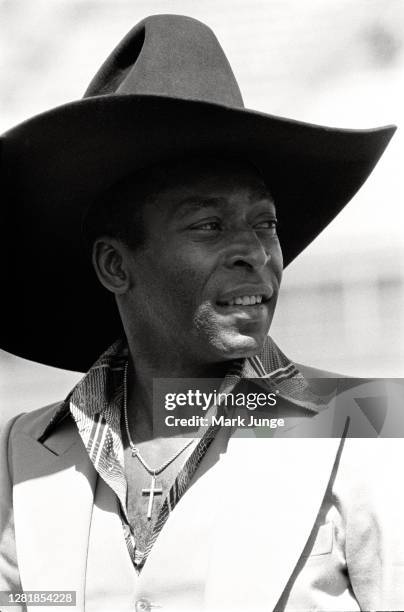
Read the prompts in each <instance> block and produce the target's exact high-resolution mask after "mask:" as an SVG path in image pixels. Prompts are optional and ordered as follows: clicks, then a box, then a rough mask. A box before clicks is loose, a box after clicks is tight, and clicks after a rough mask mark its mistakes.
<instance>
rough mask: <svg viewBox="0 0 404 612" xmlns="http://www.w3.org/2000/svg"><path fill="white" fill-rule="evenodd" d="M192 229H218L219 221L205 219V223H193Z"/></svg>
mask: <svg viewBox="0 0 404 612" xmlns="http://www.w3.org/2000/svg"><path fill="white" fill-rule="evenodd" d="M192 229H195V230H205V231H217V230H220V223H219V222H218V221H206V223H200V224H199V225H194V227H193V228H192Z"/></svg>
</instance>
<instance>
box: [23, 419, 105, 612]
mask: <svg viewBox="0 0 404 612" xmlns="http://www.w3.org/2000/svg"><path fill="white" fill-rule="evenodd" d="M68 421H69V423H67V424H66V426H65V427H64V428H63V431H58V434H57V436H55V437H53V438H51V439H50V440H49V441H47V442H46V444H47V446H44V445H43V444H41V443H40V442H38V441H37V440H36V439H35V438H33V437H31V436H30V435H27V434H26V433H25V432H24V433H22V432H17V433H16V434H15V437H14V439H13V444H12V447H11V448H12V457H11V465H12V469H13V477H14V513H15V525H16V545H17V556H18V559H19V567H20V574H21V580H22V585H23V588H24V589H25V590H30V589H33V590H41V589H42V590H48V591H49V590H73V591H76V592H77V598H78V600H77V603H76V605H77V606H78V609H83V607H84V583H85V575H86V557H87V546H88V538H89V526H90V519H91V511H92V505H93V495H94V487H95V481H96V472H95V470H94V468H93V466H92V464H91V462H90V461H89V459H88V456H87V453H86V451H85V449H84V446H83V444H82V442H81V439H80V437H79V434H78V432H77V428H76V427H75V426H74V425H73V423H72V422H71V419H69V420H68Z"/></svg>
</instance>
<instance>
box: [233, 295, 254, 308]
mask: <svg viewBox="0 0 404 612" xmlns="http://www.w3.org/2000/svg"><path fill="white" fill-rule="evenodd" d="M261 302H262V295H243V296H242V297H237V298H234V299H233V300H229V301H228V302H226V306H254V304H261Z"/></svg>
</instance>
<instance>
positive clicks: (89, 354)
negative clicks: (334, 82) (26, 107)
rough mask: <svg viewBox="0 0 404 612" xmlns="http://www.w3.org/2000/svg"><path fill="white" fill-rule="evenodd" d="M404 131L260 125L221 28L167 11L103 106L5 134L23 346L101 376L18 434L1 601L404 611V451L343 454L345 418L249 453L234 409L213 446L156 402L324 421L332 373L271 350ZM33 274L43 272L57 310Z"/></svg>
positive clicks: (15, 347)
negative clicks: (181, 401)
mask: <svg viewBox="0 0 404 612" xmlns="http://www.w3.org/2000/svg"><path fill="white" fill-rule="evenodd" d="M393 131H394V130H393V128H389V127H387V128H380V129H375V130H368V131H357V132H356V131H353V130H349V131H344V130H337V129H331V128H324V127H321V126H313V125H308V124H303V123H298V122H293V121H289V120H287V119H281V118H278V117H273V116H271V115H264V114H262V113H257V112H254V111H250V110H247V109H245V108H244V106H243V103H242V99H241V95H240V92H239V89H238V86H237V83H236V81H235V79H234V75H233V74H232V72H231V69H230V66H229V64H228V62H227V60H226V58H225V56H224V54H223V51H222V49H221V48H220V46H219V43H218V42H217V40H216V38H215V37H214V35H213V33H212V32H211V31H210V30H209V29H208V28H207V27H206V26H204V25H203V24H201V23H199V22H197V21H195V20H193V19H190V18H187V17H180V16H173V15H160V16H153V17H149V18H147V19H146V20H144V21H143V22H141V23H140V24H138V26H136V27H135V28H134V29H133V30H131V32H129V34H128V35H127V37H126V38H125V39H124V40H123V41H122V42H121V43H120V45H119V46H118V47H117V48H116V49H115V50H114V52H113V53H112V54H111V56H110V57H109V58H108V59H107V61H106V62H105V63H104V65H103V66H102V67H101V69H100V71H99V73H97V75H96V76H95V78H94V79H93V81H92V83H91V84H90V87H89V89H88V91H87V93H86V96H85V97H84V99H83V100H81V101H78V102H75V103H72V104H69V105H66V106H64V107H61V108H58V109H54V110H53V111H49V112H48V113H45V114H43V115H41V116H39V117H35V118H33V119H32V120H31V121H30V122H26V123H25V124H23V125H21V126H17V127H16V128H14V129H13V130H11V131H10V132H8V133H7V134H5V135H4V136H3V140H2V146H3V167H4V168H5V171H4V172H3V175H4V184H5V190H6V193H7V195H8V197H9V198H10V200H11V199H12V201H13V203H14V207H9V208H8V210H7V213H8V215H9V225H8V227H9V228H12V229H13V231H11V230H10V231H9V232H8V234H9V235H10V236H15V235H19V236H24V240H21V244H20V249H19V250H18V251H17V252H15V250H13V253H15V256H14V257H13V261H12V262H10V265H9V266H8V268H7V272H8V273H9V278H8V283H9V285H8V286H9V295H10V296H13V299H12V300H11V299H10V304H9V303H8V304H7V308H8V312H7V313H6V316H5V319H6V320H7V321H10V320H12V321H18V323H19V327H18V334H17V333H16V330H15V328H13V329H11V326H9V329H7V330H4V331H5V336H4V343H3V346H4V348H7V349H8V350H12V351H13V352H15V353H17V354H21V355H24V356H26V357H30V358H33V359H36V360H37V361H42V362H44V363H52V364H54V365H57V366H60V367H65V368H72V369H81V368H82V369H85V370H88V371H87V374H86V375H85V376H84V378H83V379H82V380H81V381H80V382H79V384H78V385H77V386H76V387H75V388H74V389H73V390H72V391H71V393H70V394H69V395H68V397H67V398H66V399H65V400H64V401H62V402H60V403H58V404H55V405H52V406H48V407H46V408H40V409H39V410H37V411H34V412H32V413H29V414H26V415H22V416H18V417H16V418H15V419H13V420H12V422H10V423H9V424H8V426H7V427H6V428H5V429H4V431H3V439H2V443H1V452H2V456H1V462H0V466H1V491H2V495H1V499H0V590H1V589H2V590H6V591H12V592H13V593H14V594H16V593H18V592H21V591H25V592H27V591H50V592H51V594H50V595H49V597H50V599H48V600H47V602H48V604H52V603H54V604H55V609H56V607H57V604H58V602H60V601H61V600H60V598H59V599H56V597H62V595H61V594H60V593H59V595H58V592H59V591H61V590H63V591H69V592H71V593H70V595H69V597H74V602H75V605H76V609H78V610H86V611H87V612H88V611H90V610H94V611H97V612H100V611H105V612H106V611H111V612H112V611H113V612H119V611H122V612H123V611H126V610H132V609H135V610H137V612H140V611H146V610H151V609H153V608H154V607H161V608H162V610H164V611H174V610H175V611H178V610H187V611H190V612H191V611H197V610H198V611H202V610H205V611H212V612H218V611H220V610H232V611H233V610H238V609H240V610H246V609H249V610H275V609H276V610H278V611H280V610H288V611H292V610H324V611H326V610H327V611H335V610H340V611H345V612H346V611H347V610H368V609H369V610H370V609H372V610H373V609H377V610H393V609H394V610H399V609H403V603H404V591H403V587H402V585H403V584H404V580H403V579H402V578H403V576H402V574H401V572H402V565H400V563H401V561H402V559H403V556H402V553H403V550H404V545H403V544H404V543H403V536H402V532H403V530H402V529H401V531H400V534H399V535H397V534H396V532H395V530H394V526H397V525H401V526H402V518H400V517H402V516H403V508H404V499H403V495H402V493H400V492H399V491H398V492H397V491H396V490H395V488H392V487H390V488H389V485H386V483H385V482H384V480H383V473H384V472H383V470H384V469H390V470H393V469H397V466H399V465H401V464H402V454H403V451H402V449H401V446H398V445H397V444H391V445H390V446H389V447H388V448H387V447H385V446H383V448H382V447H381V446H379V451H380V449H381V448H382V451H383V452H382V453H380V452H379V453H378V454H376V453H375V452H374V447H373V446H371V445H369V443H368V441H364V442H363V443H362V444H359V446H352V444H351V442H352V440H345V446H344V444H343V441H341V436H342V435H343V433H345V434H346V428H345V432H344V431H343V430H344V423H342V426H341V428H340V430H341V431H339V435H334V437H333V438H330V439H327V438H325V439H316V440H313V439H309V438H307V437H304V436H303V434H302V437H301V438H299V431H300V430H299V429H295V439H291V440H290V439H282V438H281V439H274V438H273V437H270V438H265V437H259V436H258V437H250V438H249V439H242V438H241V437H239V436H238V433H239V432H238V431H237V427H232V428H226V427H221V426H220V424H218V422H219V421H218V420H217V419H216V416H217V415H219V414H224V415H227V416H229V418H230V416H231V414H232V413H231V411H230V410H228V408H227V406H225V405H223V404H222V403H221V402H220V401H219V402H217V403H215V402H214V403H213V404H212V405H211V406H210V408H209V410H208V411H207V421H206V422H204V423H203V424H202V425H201V426H200V427H199V428H198V427H193V428H192V427H191V430H190V431H189V430H186V431H185V430H184V431H183V432H181V430H180V431H178V430H176V431H173V432H170V433H167V432H166V433H165V435H159V434H158V433H157V431H156V420H157V421H159V420H161V419H162V418H163V414H164V405H163V403H160V402H159V401H158V399H156V398H157V397H158V396H157V395H156V393H155V392H156V381H157V382H158V381H162V380H163V381H167V380H168V381H169V382H170V383H171V381H172V384H173V385H176V386H175V389H176V391H178V389H180V390H181V391H184V390H186V389H189V386H190V384H189V380H190V379H191V380H195V379H197V380H200V381H201V385H202V384H204V385H205V388H206V386H207V388H208V390H209V391H210V392H212V393H213V390H215V391H216V386H217V384H218V382H219V391H220V392H223V393H224V394H231V393H233V392H235V391H236V390H240V389H242V387H243V384H245V383H246V381H247V380H248V379H249V378H254V379H255V382H254V383H253V384H254V385H256V386H258V388H259V389H260V390H261V391H262V390H264V389H265V390H266V392H267V393H268V392H270V395H271V398H273V397H276V398H277V406H276V408H277V410H278V412H276V411H273V410H272V407H273V403H272V402H271V403H270V404H268V410H267V412H266V414H267V415H269V416H271V417H274V418H272V419H271V420H270V422H271V423H272V422H273V423H275V422H276V423H280V422H281V421H282V424H283V422H284V419H283V418H282V419H277V418H275V417H277V416H278V415H279V414H280V415H281V416H285V419H286V418H298V419H300V421H301V422H303V430H304V427H305V426H306V425H307V423H308V422H311V421H312V420H313V421H314V420H315V418H320V417H321V415H322V414H323V413H324V403H323V400H322V398H321V397H319V396H318V395H317V394H316V393H315V389H314V388H313V387H312V385H311V384H310V382H309V381H308V380H307V376H315V377H320V376H324V375H326V373H324V372H320V371H318V370H317V371H314V370H313V369H312V368H307V367H304V366H299V367H298V366H296V364H294V363H293V362H292V361H290V360H289V359H288V358H287V357H286V356H285V355H284V354H283V353H282V352H281V350H280V349H279V348H278V347H277V346H276V344H275V343H274V342H273V340H272V339H271V338H270V336H268V330H269V328H270V325H271V322H272V319H273V316H274V311H275V307H276V302H277V297H278V293H279V288H280V284H281V277H282V270H283V267H284V264H288V263H289V262H290V261H291V260H292V259H293V258H294V257H296V256H297V255H298V254H299V253H300V251H302V250H303V248H304V247H305V246H306V245H307V244H308V243H309V242H310V241H311V240H313V239H314V238H315V236H316V235H317V234H318V233H319V232H320V231H321V230H322V229H323V228H324V227H325V226H326V225H327V224H328V223H329V222H330V221H331V220H332V218H333V217H334V216H335V215H336V214H337V213H338V212H339V210H341V208H342V207H343V206H344V205H345V204H346V203H347V202H348V201H349V199H350V198H351V197H352V196H353V195H354V193H355V192H356V190H357V189H358V188H359V187H360V185H361V184H362V183H363V181H364V180H365V179H366V177H367V176H368V174H369V173H370V172H371V170H372V168H373V167H374V165H375V164H376V162H377V160H378V158H379V156H380V155H381V154H382V152H383V150H384V148H385V146H387V143H388V141H389V139H390V137H391V136H392V133H393ZM66 185H68V188H66ZM28 194H29V197H28ZM278 219H279V220H280V225H281V228H282V232H281V233H279V235H278V231H277V225H278ZM81 233H83V235H84V238H85V241H83V242H80V234H81ZM7 240H8V237H7V236H6V237H5V240H4V245H2V246H4V247H5V249H6V251H5V252H7V253H8V252H9V251H8V248H11V247H10V245H8V243H7ZM85 242H86V244H87V249H86V248H85V247H84V243H85ZM7 245H8V246H7ZM91 261H92V265H91V263H90V262H91ZM27 262H29V265H30V266H31V269H32V271H38V270H43V269H44V263H45V269H46V272H47V275H46V278H47V279H48V280H49V279H50V280H49V282H50V285H49V295H46V294H45V292H38V291H37V284H38V275H37V274H31V275H27V274H26V265H27ZM22 270H24V271H25V278H26V282H25V284H24V286H23V288H22V286H21V283H20V281H19V279H20V278H21V274H20V273H21V271H22ZM94 270H95V274H94ZM95 277H98V281H97V282H96V280H95ZM28 294H30V295H35V296H36V299H35V300H34V301H33V303H32V308H31V311H30V312H31V316H30V317H26V316H25V314H26V311H25V308H26V301H25V300H23V296H24V295H25V296H26V295H28ZM116 307H117V308H116ZM117 312H118V313H119V316H117ZM117 338H118V339H117ZM112 340H115V342H114V343H113V344H112V345H111V346H110V347H109V348H107V350H106V351H105V348H106V347H107V346H108V344H110V343H111V342H112ZM101 350H102V351H104V352H103V353H102V355H101V357H99V354H100V353H101ZM97 357H98V359H97ZM94 361H95V363H93V362H94ZM92 364H93V365H92ZM170 390H171V391H172V389H170ZM182 395H184V396H186V394H185V393H183V394H182ZM188 396H189V395H188ZM170 397H174V395H173V394H172V395H171V396H170ZM177 397H178V395H177ZM268 397H269V396H268ZM322 410H323V413H322ZM282 411H283V412H282ZM335 421H336V422H337V424H338V422H339V421H338V419H335ZM199 422H200V421H199ZM240 422H241V421H240ZM257 422H258V420H257ZM338 427H339V425H338V426H337V428H338ZM303 430H301V431H303ZM334 434H335V432H334ZM379 442H382V441H379ZM389 442H390V441H389ZM381 468H382V469H381ZM400 560H401V561H400ZM25 595H26V597H29V594H27V593H25ZM52 597H54V599H52ZM64 597H67V595H66V594H65V596H64ZM26 601H28V603H30V601H31V600H30V599H27V600H26ZM32 601H33V600H32ZM62 601H65V602H70V603H71V601H72V600H71V599H70V600H67V599H65V600H63V599H62ZM28 608H29V606H28ZM13 609H15V608H13Z"/></svg>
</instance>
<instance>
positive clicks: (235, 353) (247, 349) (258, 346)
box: [220, 334, 266, 361]
mask: <svg viewBox="0 0 404 612" xmlns="http://www.w3.org/2000/svg"><path fill="white" fill-rule="evenodd" d="M265 339H266V335H259V336H245V335H241V334H239V335H237V337H235V338H231V339H226V341H224V342H223V344H222V345H221V347H220V349H221V351H220V352H221V353H222V359H224V360H226V361H227V360H232V359H241V358H244V359H245V358H247V357H253V356H254V355H257V354H258V353H260V352H261V351H262V349H263V346H264V343H265Z"/></svg>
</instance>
